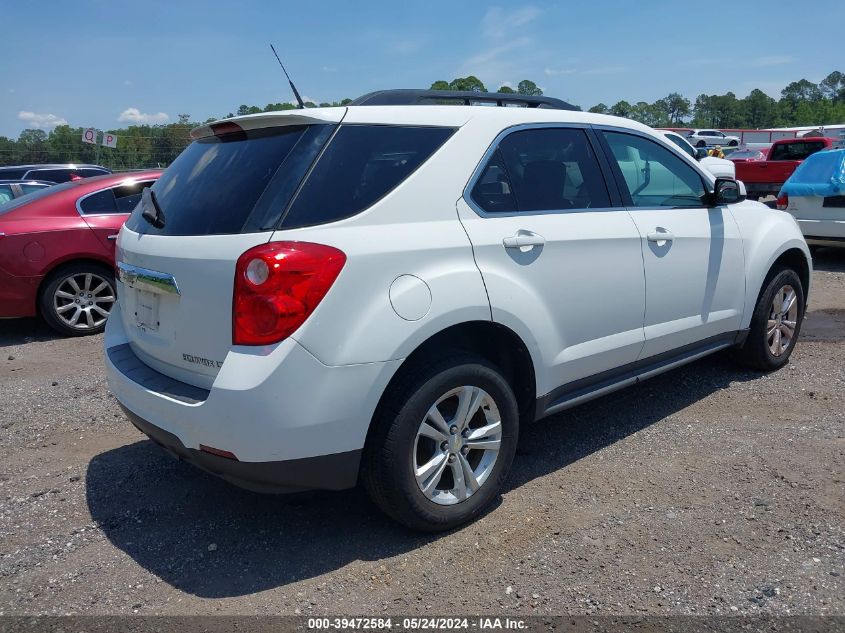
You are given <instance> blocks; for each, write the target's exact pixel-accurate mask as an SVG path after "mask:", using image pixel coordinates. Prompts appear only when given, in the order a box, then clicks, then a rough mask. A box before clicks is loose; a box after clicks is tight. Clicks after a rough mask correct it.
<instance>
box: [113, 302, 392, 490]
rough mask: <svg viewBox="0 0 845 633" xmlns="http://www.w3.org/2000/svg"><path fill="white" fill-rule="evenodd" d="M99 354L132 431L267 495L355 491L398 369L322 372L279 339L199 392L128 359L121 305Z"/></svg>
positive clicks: (235, 361)
mask: <svg viewBox="0 0 845 633" xmlns="http://www.w3.org/2000/svg"><path fill="white" fill-rule="evenodd" d="M171 344H172V345H178V342H173V343H171ZM105 348H106V354H105V365H106V377H107V380H108V385H109V389H110V390H111V392H112V393H113V394H114V396H115V398H116V399H117V400H118V402H119V403H120V404H121V406H122V407H123V408H124V409H125V410H126V411H127V412H128V414H129V416H130V418H131V419H132V421H133V423H135V425H136V426H138V428H140V429H141V430H142V431H143V432H144V433H146V434H147V435H149V436H150V437H151V438H153V439H155V440H156V441H158V442H159V443H160V444H162V445H164V446H165V447H167V448H168V449H169V450H170V451H171V452H173V453H175V454H176V455H178V456H179V457H181V458H182V459H185V460H186V461H189V462H191V463H193V464H196V465H197V466H199V467H201V468H203V469H205V470H208V471H209V472H213V473H215V474H218V475H220V476H221V477H224V478H225V479H228V480H229V481H231V482H233V483H236V484H238V485H240V486H243V487H247V488H252V489H256V490H264V491H268V490H276V491H280V490H281V491H285V490H294V489H309V488H321V489H343V488H349V487H352V486H354V485H355V482H356V478H357V470H358V462H359V459H360V452H361V449H363V447H364V442H365V440H366V436H367V431H368V429H369V426H370V421H371V420H372V416H373V413H374V411H375V408H376V405H377V404H378V400H379V398H380V396H381V394H382V393H383V391H384V389H385V387H386V386H387V383H388V382H389V380H390V378H391V377H392V375H393V373H394V371H395V369H396V368H397V367H398V366H399V363H400V361H389V362H385V363H365V364H360V365H347V366H341V367H332V366H327V365H324V364H322V363H321V362H320V361H319V360H317V359H316V358H315V357H314V356H313V355H311V354H310V353H309V352H308V351H307V350H305V348H303V347H302V346H301V345H299V344H298V343H296V342H295V341H294V340H293V339H286V340H285V341H282V342H281V343H279V344H278V345H276V346H267V347H262V348H255V349H250V348H238V347H235V348H232V349H231V350H230V351H229V353H228V355H227V356H226V359H225V360H224V361H223V365H222V367H221V368H220V371H219V373H218V374H217V377H216V378H215V379H214V383H213V384H212V386H211V389H208V390H205V389H200V388H198V387H194V386H192V385H188V384H185V383H184V382H180V381H177V380H174V379H173V378H170V377H168V376H166V375H164V374H162V373H159V372H158V371H155V370H153V369H152V368H150V367H148V366H147V365H145V364H144V363H142V362H141V361H140V360H139V359H138V357H137V356H135V354H134V352H132V348H131V344H130V342H129V338H128V337H127V334H126V332H125V330H124V325H123V319H122V316H121V313H120V306H119V303H118V305H117V306H116V307H115V308H114V310H113V311H112V314H111V315H110V317H109V320H108V324H107V327H106V336H105ZM200 445H205V446H208V447H212V448H214V449H218V450H222V451H228V452H231V453H233V454H234V455H235V456H236V457H237V459H236V460H231V459H227V458H224V457H219V456H216V455H211V454H208V453H205V452H200V450H199V449H200Z"/></svg>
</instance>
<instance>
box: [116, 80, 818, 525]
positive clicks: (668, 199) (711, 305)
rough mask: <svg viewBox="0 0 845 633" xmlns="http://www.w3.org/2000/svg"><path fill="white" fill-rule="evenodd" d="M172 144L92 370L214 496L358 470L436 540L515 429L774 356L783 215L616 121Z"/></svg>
mask: <svg viewBox="0 0 845 633" xmlns="http://www.w3.org/2000/svg"><path fill="white" fill-rule="evenodd" d="M402 94H404V93H396V92H394V91H388V92H386V93H384V95H383V97H384V102H388V103H392V104H396V103H397V102H401V100H402V99H401V97H402ZM368 101H369V103H373V102H375V103H379V98H378V95H376V96H375V97H372V96H371V98H370V99H369V100H368ZM528 101H529V103H528V105H532V103H531V100H530V99H529V100H528ZM538 102H539V103H540V105H546V103H545V102H540V101H539V100H538ZM193 137H194V139H195V141H194V142H193V143H192V144H191V145H190V146H189V147H188V148H187V149H186V150H185V151H184V152H183V153H182V154H181V155H180V156H179V158H178V159H177V160H176V161H175V162H174V163H173V164H172V165H171V166H170V167H169V168H168V169H167V171H166V172H165V174H164V175H163V176H162V177H161V178H160V179H159V180H158V181H157V182H156V183H155V185H154V186H153V187H152V189H151V190H145V195H144V196H143V198H142V201H141V203H140V204H139V206H138V207H137V208H136V210H135V211H134V213H133V214H132V216H131V217H130V219H129V221H128V222H127V224H126V226H125V227H124V228H123V229H122V230H121V232H120V236H119V238H118V242H117V261H118V264H117V265H118V271H119V282H118V296H119V302H118V305H117V306H115V308H114V310H113V311H112V313H111V318H110V319H109V321H108V327H107V330H106V336H105V359H106V367H107V373H108V381H109V386H110V388H111V390H112V392H113V393H114V395H115V396H116V398H117V399H118V401H119V402H120V403H121V405H122V406H123V407H124V409H125V410H126V412H127V414H128V416H129V418H130V419H131V420H132V422H133V423H134V424H135V425H136V426H137V427H138V428H139V429H140V430H141V431H143V432H144V433H146V434H147V435H148V436H149V437H150V438H152V439H153V440H154V441H156V442H157V443H159V444H161V445H163V446H164V447H165V448H166V449H167V450H168V451H170V452H171V453H173V454H175V455H177V456H179V457H180V458H182V459H184V460H186V461H188V462H191V463H193V464H195V465H197V466H199V467H200V468H202V469H204V470H207V471H209V472H211V473H214V474H216V475H219V476H221V477H223V478H225V479H227V480H229V481H231V482H233V483H235V484H238V485H241V486H244V487H248V488H251V489H255V490H260V491H288V490H296V489H306V488H323V489H343V488H348V487H352V486H354V485H356V482H358V481H361V482H362V483H363V485H364V486H365V487H366V489H367V490H368V492H369V493H370V495H371V496H372V498H373V500H374V501H375V502H376V504H377V505H378V506H379V507H381V508H382V509H383V510H384V511H385V512H386V513H387V514H389V515H391V516H392V517H394V518H395V519H397V520H399V521H401V522H402V523H404V524H406V525H409V526H412V527H414V528H418V529H424V530H440V529H447V528H450V527H453V526H456V525H459V524H461V523H463V522H466V521H468V520H470V519H472V518H474V517H476V516H478V515H479V513H480V512H482V510H483V509H484V508H485V506H487V505H488V504H489V503H490V501H491V500H492V499H494V497H495V496H496V495H498V494H499V491H500V488H501V487H502V484H503V482H504V481H505V478H506V477H507V474H508V469H509V467H510V465H511V461H512V459H513V457H514V452H515V449H516V443H517V436H518V433H519V427H520V425H521V424H525V423H527V422H530V421H533V420H535V419H539V418H543V417H545V416H548V415H550V414H553V413H556V412H558V411H562V410H564V409H567V408H569V407H572V406H574V405H577V404H579V403H581V402H584V401H586V400H589V399H590V398H594V397H597V396H600V395H602V394H606V393H608V392H610V391H613V390H615V389H619V388H621V387H625V386H627V385H633V384H635V383H637V382H639V381H641V380H644V379H646V378H649V377H651V376H654V375H656V374H659V373H661V372H663V371H666V370H669V369H671V368H673V367H677V366H678V365H681V364H683V363H687V362H690V361H692V360H695V359H697V358H700V357H702V356H704V355H706V354H709V353H711V352H715V351H717V350H720V349H723V348H731V347H733V348H737V352H738V354H739V355H740V356H741V357H742V358H743V359H744V360H745V361H747V362H748V363H750V364H751V365H753V366H754V367H757V368H759V369H762V370H773V369H777V368H779V367H781V366H783V365H784V364H785V363H786V362H787V359H788V358H789V356H790V353H791V352H792V350H793V348H794V346H795V341H796V339H797V337H798V333H799V330H800V327H801V320H802V317H803V314H804V309H805V302H806V300H807V293H808V289H809V283H810V271H811V260H810V256H809V251H808V249H807V245H806V243H805V241H804V238H803V237H802V235H801V232H800V230H799V229H798V227H797V225H796V223H795V220H794V219H793V218H792V216H790V215H789V214H787V213H784V212H781V211H777V210H773V209H769V208H768V207H766V206H765V205H763V204H759V203H756V202H750V201H744V200H743V199H742V196H741V195H740V192H739V188H738V186H737V183H736V182H735V181H732V180H715V179H714V178H713V177H712V175H710V174H708V173H707V172H706V171H704V170H702V169H701V168H700V167H699V165H698V164H697V163H696V162H695V161H694V160H693V159H691V158H690V157H688V156H687V155H685V154H684V153H683V152H682V151H681V150H680V149H678V148H677V147H675V146H674V145H672V144H670V143H668V142H667V141H666V140H665V139H664V138H663V137H662V136H660V135H659V134H658V133H656V132H655V131H653V130H652V129H650V128H648V127H646V126H644V125H640V124H638V123H635V122H633V121H630V120H627V119H621V118H615V117H609V116H603V115H596V114H590V113H585V112H576V111H572V110H567V109H554V108H543V107H471V106H460V105H458V106H444V105H422V106H417V105H382V106H378V105H374V106H370V105H363V106H361V105H350V106H349V107H343V108H324V109H313V110H305V111H293V112H284V113H282V112H274V113H266V114H258V115H251V116H246V117H238V118H235V119H229V120H226V121H222V122H219V123H213V124H211V125H209V126H205V127H202V128H199V129H197V130H195V131H194V132H193Z"/></svg>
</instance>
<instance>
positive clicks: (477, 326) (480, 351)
mask: <svg viewBox="0 0 845 633" xmlns="http://www.w3.org/2000/svg"><path fill="white" fill-rule="evenodd" d="M456 351H457V352H468V353H472V354H477V355H479V356H481V357H483V358H485V359H486V360H488V361H489V362H490V363H491V364H493V365H495V366H496V367H497V368H498V369H499V370H501V372H502V374H503V375H504V377H505V379H506V380H507V381H508V384H510V386H511V388H512V389H513V391H514V395H515V396H516V401H517V404H518V405H519V410H520V417H521V418H522V419H524V420H527V419H531V420H533V419H534V409H535V405H536V394H537V391H536V369H535V366H534V359H533V358H532V356H531V353H530V352H529V350H528V346H527V345H526V344H525V342H524V341H523V340H522V339H521V338H520V336H519V335H518V334H516V332H514V331H513V330H511V329H510V328H508V327H506V326H504V325H502V324H500V323H496V322H493V321H465V322H462V323H457V324H454V325H451V326H449V327H446V328H444V329H442V330H440V331H438V332H437V333H435V334H433V335H431V336H429V337H428V338H427V339H426V340H424V341H423V342H422V343H420V344H419V345H417V347H416V348H415V349H414V350H413V351H412V352H411V353H410V354H409V355H408V356H407V357H406V358H405V359H404V360H403V361H402V364H401V365H400V366H399V368H398V369H397V370H396V371H395V372H394V374H393V376H392V377H391V378H390V380H389V381H388V383H387V386H386V387H385V389H384V390H383V392H382V394H381V396H380V398H379V401H378V404H377V405H376V408H375V412H374V416H373V417H374V418H375V417H376V416H377V415H378V413H379V410H380V408H381V407H382V403H383V402H384V400H385V396H386V394H388V393H389V392H390V391H391V389H392V388H393V387H394V386H395V385H396V384H397V383H398V382H400V381H401V380H403V379H404V377H405V375H406V374H407V373H408V372H411V371H413V370H414V368H415V367H418V366H419V364H420V363H429V362H432V361H433V360H436V359H438V358H440V357H442V356H444V355H446V354H449V353H454V352H456ZM370 428H371V429H372V424H371V425H370ZM368 437H369V433H368Z"/></svg>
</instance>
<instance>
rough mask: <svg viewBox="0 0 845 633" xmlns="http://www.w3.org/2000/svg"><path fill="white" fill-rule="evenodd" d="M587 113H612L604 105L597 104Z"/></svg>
mask: <svg viewBox="0 0 845 633" xmlns="http://www.w3.org/2000/svg"><path fill="white" fill-rule="evenodd" d="M587 112H593V113H595V114H607V113H609V112H610V109H609V108H608V107H607V106H606V105H604V104H603V103H597V104H596V105H594V106H593V107H592V108H590V109H589V110H587Z"/></svg>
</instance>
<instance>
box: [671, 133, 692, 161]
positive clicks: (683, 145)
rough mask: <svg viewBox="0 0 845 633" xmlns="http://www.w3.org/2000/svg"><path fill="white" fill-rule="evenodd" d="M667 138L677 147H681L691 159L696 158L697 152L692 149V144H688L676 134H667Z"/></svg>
mask: <svg viewBox="0 0 845 633" xmlns="http://www.w3.org/2000/svg"><path fill="white" fill-rule="evenodd" d="M666 138H668V139H669V140H670V141H672V142H673V143H674V144H675V145H677V146H678V147H680V148H681V149H682V150H683V151H684V152H685V153H686V154H689V155H690V157H691V158H695V150H694V149H693V148H692V147H690V144H689V143H687V142H686V141H685V140H684V139H682V138H681V137H680V136H677V135H675V134H667V135H666Z"/></svg>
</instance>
